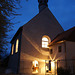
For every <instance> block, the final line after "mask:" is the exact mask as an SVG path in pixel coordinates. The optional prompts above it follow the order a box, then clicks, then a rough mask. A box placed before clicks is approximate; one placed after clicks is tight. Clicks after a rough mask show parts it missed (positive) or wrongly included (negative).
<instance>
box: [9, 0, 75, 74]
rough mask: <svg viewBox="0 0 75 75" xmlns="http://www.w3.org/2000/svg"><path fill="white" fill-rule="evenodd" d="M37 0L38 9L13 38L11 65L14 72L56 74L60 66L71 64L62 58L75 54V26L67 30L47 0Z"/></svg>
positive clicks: (68, 57)
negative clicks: (52, 11) (53, 12)
mask: <svg viewBox="0 0 75 75" xmlns="http://www.w3.org/2000/svg"><path fill="white" fill-rule="evenodd" d="M38 2H39V13H38V14H37V15H36V16H35V17H33V18H32V19H31V20H30V21H29V22H28V23H26V24H24V25H23V26H22V27H20V28H19V29H18V31H17V32H16V34H15V35H14V37H13V38H12V40H11V54H10V59H9V63H8V67H9V68H10V69H11V70H12V72H13V73H15V74H17V73H20V74H24V75H51V74H52V75H57V68H58V67H60V66H61V67H63V68H66V67H67V66H68V64H70V63H68V62H63V61H66V60H67V59H68V60H69V59H71V58H73V59H74V56H75V55H74V53H75V39H74V38H75V27H74V28H72V29H70V30H68V31H64V30H63V28H62V27H61V25H60V24H59V22H58V21H57V19H56V18H55V16H54V15H53V14H52V13H51V11H50V10H49V8H48V4H47V3H48V0H38ZM66 52H68V53H67V54H66ZM61 60H62V61H61ZM71 63H72V62H71ZM65 64H66V65H65ZM70 65H71V64H70ZM74 65H75V64H74ZM68 67H69V66H68Z"/></svg>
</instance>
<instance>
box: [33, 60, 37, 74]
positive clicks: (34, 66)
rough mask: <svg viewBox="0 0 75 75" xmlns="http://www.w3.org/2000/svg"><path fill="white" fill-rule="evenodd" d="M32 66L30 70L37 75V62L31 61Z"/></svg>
mask: <svg viewBox="0 0 75 75" xmlns="http://www.w3.org/2000/svg"><path fill="white" fill-rule="evenodd" d="M32 63H33V66H32V69H33V73H38V61H36V60H35V61H33V62H32Z"/></svg>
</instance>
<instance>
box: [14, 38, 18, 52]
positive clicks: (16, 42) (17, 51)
mask: <svg viewBox="0 0 75 75" xmlns="http://www.w3.org/2000/svg"><path fill="white" fill-rule="evenodd" d="M18 44H19V40H18V39H17V40H16V50H15V52H16V53H17V52H18Z"/></svg>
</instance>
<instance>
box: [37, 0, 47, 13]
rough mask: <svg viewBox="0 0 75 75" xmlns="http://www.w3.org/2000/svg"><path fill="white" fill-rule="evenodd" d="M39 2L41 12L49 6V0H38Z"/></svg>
mask: <svg viewBox="0 0 75 75" xmlns="http://www.w3.org/2000/svg"><path fill="white" fill-rule="evenodd" d="M38 2H39V12H41V11H42V10H43V9H44V8H46V7H48V5H47V2H48V0H38Z"/></svg>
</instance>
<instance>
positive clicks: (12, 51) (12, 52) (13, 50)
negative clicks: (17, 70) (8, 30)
mask: <svg viewBox="0 0 75 75" xmlns="http://www.w3.org/2000/svg"><path fill="white" fill-rule="evenodd" d="M13 53H14V44H12V51H11V54H12V55H13Z"/></svg>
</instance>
